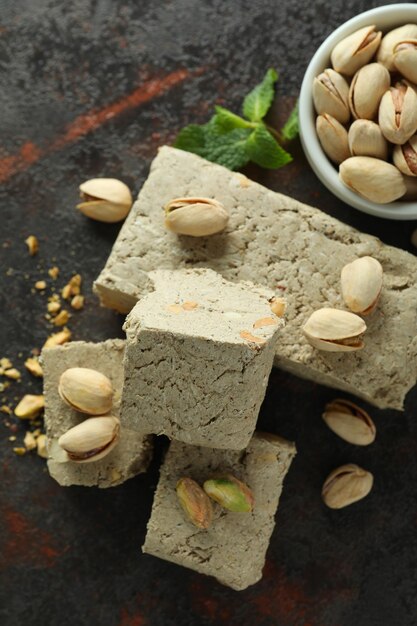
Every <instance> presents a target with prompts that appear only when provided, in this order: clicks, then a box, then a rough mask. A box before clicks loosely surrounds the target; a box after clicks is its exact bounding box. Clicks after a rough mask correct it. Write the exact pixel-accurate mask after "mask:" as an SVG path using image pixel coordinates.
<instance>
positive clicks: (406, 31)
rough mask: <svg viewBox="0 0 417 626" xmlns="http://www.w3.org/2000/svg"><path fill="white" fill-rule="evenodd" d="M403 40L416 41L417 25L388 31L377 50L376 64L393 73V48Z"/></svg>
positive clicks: (407, 25) (406, 25) (408, 25)
mask: <svg viewBox="0 0 417 626" xmlns="http://www.w3.org/2000/svg"><path fill="white" fill-rule="evenodd" d="M405 39H417V24H405V25H404V26H400V27H399V28H394V30H390V31H389V33H387V34H386V35H384V37H383V38H382V40H381V44H380V46H379V48H378V52H377V55H376V60H377V61H378V63H382V65H385V67H386V68H387V70H389V71H390V72H395V69H396V68H395V65H394V48H395V46H396V45H397V44H398V43H400V42H401V41H404V40H405Z"/></svg>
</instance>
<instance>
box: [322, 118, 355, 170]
mask: <svg viewBox="0 0 417 626" xmlns="http://www.w3.org/2000/svg"><path fill="white" fill-rule="evenodd" d="M316 131H317V136H318V138H319V141H320V143H321V147H322V148H323V150H324V152H325V153H326V154H327V156H328V157H329V159H331V160H332V161H334V162H335V163H338V164H339V163H341V162H342V161H344V160H345V159H347V158H349V157H350V152H349V144H348V133H347V130H346V128H345V127H344V126H342V124H340V122H338V121H337V119H335V118H334V117H332V116H331V115H329V114H328V113H325V114H324V115H319V116H318V117H317V119H316Z"/></svg>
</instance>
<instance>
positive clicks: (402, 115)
mask: <svg viewBox="0 0 417 626" xmlns="http://www.w3.org/2000/svg"><path fill="white" fill-rule="evenodd" d="M378 122H379V125H380V127H381V130H382V132H383V134H384V137H385V138H386V139H388V141H391V143H394V144H403V143H405V142H406V141H407V140H408V139H410V137H411V136H412V135H414V133H415V132H416V130H417V94H416V92H415V91H414V89H413V88H412V87H410V86H409V85H407V84H406V83H404V82H399V83H396V85H395V86H394V87H390V89H389V90H388V91H386V92H385V93H384V95H383V96H382V99H381V103H380V105H379V113H378Z"/></svg>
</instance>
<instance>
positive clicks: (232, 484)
mask: <svg viewBox="0 0 417 626" xmlns="http://www.w3.org/2000/svg"><path fill="white" fill-rule="evenodd" d="M203 488H204V491H205V492H206V494H207V495H208V496H210V498H212V499H213V500H215V501H216V502H217V503H218V504H220V506H222V507H223V508H225V509H227V510H228V511H234V512H235V513H250V511H252V509H253V505H254V497H253V493H252V491H251V490H250V489H249V487H248V486H247V485H246V484H245V483H244V482H242V481H241V480H239V479H238V478H236V477H235V476H233V475H232V474H225V475H224V476H216V477H214V478H210V479H208V480H206V481H205V482H204V485H203Z"/></svg>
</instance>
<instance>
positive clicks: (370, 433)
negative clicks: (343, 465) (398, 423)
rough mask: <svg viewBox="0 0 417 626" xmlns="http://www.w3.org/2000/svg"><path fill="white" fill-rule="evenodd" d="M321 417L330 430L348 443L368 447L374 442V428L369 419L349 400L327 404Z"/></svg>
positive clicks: (338, 400) (362, 410)
mask: <svg viewBox="0 0 417 626" xmlns="http://www.w3.org/2000/svg"><path fill="white" fill-rule="evenodd" d="M322 417H323V420H324V421H325V423H326V424H327V426H328V427H329V428H330V430H332V431H333V432H334V433H335V434H336V435H338V436H339V437H341V438H342V439H344V440H345V441H347V442H349V443H352V444H354V445H356V446H369V444H371V443H372V442H373V441H375V435H376V428H375V424H374V422H373V421H372V419H371V417H370V416H369V415H368V413H367V412H366V411H364V409H361V408H360V407H359V406H357V405H356V404H354V403H353V402H350V401H349V400H342V399H336V400H333V401H332V402H329V403H328V404H326V408H325V411H324V413H323V415H322Z"/></svg>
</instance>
